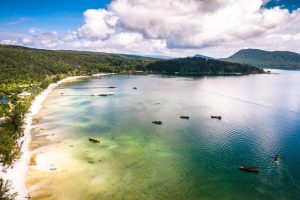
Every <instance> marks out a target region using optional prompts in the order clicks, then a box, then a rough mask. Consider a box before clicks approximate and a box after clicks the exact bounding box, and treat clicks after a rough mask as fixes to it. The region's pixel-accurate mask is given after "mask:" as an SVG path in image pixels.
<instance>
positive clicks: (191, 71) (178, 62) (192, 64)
mask: <svg viewBox="0 0 300 200" xmlns="http://www.w3.org/2000/svg"><path fill="white" fill-rule="evenodd" d="M147 69H148V70H150V71H152V72H155V73H165V74H178V75H232V74H252V73H263V70H262V69H259V68H256V67H252V66H249V65H244V64H238V63H230V62H225V61H218V60H213V59H205V58H199V57H192V58H191V57H188V58H177V59H172V60H162V61H157V62H154V63H150V64H149V65H148V67H147Z"/></svg>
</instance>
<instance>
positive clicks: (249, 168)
mask: <svg viewBox="0 0 300 200" xmlns="http://www.w3.org/2000/svg"><path fill="white" fill-rule="evenodd" d="M239 168H240V170H242V171H246V172H256V173H257V172H259V168H258V167H251V166H240V167H239Z"/></svg>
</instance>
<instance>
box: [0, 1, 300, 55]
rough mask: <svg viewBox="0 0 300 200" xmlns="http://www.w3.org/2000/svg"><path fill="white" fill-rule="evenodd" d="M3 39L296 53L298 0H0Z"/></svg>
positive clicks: (107, 47) (174, 50)
mask: <svg viewBox="0 0 300 200" xmlns="http://www.w3.org/2000/svg"><path fill="white" fill-rule="evenodd" d="M0 43H1V44H11V45H21V46H27V47H34V48H43V49H73V50H88V51H99V52H111V53H126V54H138V55H164V56H173V57H184V56H192V55H194V54H203V55H207V56H212V57H217V58H220V57H227V56H230V55H231V54H233V53H235V52H236V51H238V50H239V49H243V48H260V49H264V50H288V51H294V52H298V53H300V1H299V0H151V1H149V0H51V1H41V0H26V1H24V0H1V1H0Z"/></svg>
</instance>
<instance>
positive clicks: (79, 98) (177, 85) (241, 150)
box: [27, 71, 300, 200]
mask: <svg viewBox="0 0 300 200" xmlns="http://www.w3.org/2000/svg"><path fill="white" fill-rule="evenodd" d="M277 72H279V73H280V75H250V76H240V77H201V78H190V77H189V78H180V77H169V76H166V77H164V76H154V75H148V76H125V75H124V76H123V75H116V76H111V77H106V78H101V79H99V78H90V79H83V80H80V81H77V82H73V83H66V84H63V85H61V86H59V87H58V88H57V89H55V90H54V91H53V92H52V93H51V94H50V95H49V97H48V98H47V100H46V101H45V103H44V104H43V108H42V110H41V112H40V113H39V115H38V116H37V117H36V121H35V126H34V129H33V130H32V135H33V142H32V143H31V149H32V150H33V152H34V155H35V156H36V161H37V162H38V163H43V164H42V165H41V164H40V165H41V166H40V167H39V166H34V164H35V163H34V162H32V163H31V164H32V166H31V167H30V169H29V171H28V173H27V185H28V187H29V188H30V191H31V196H32V197H33V199H89V200H92V199H155V200H156V199H174V200H175V199H205V200H206V199H207V200H210V199H222V200H225V199H230V200H234V199H237V200H240V199H274V200H276V199H300V170H299V169H300V123H299V122H300V72H299V71H277ZM101 86H117V88H116V89H108V88H101ZM133 87H137V88H138V89H137V90H133ZM108 91H109V92H111V91H113V92H114V93H115V95H114V96H110V97H99V96H90V95H91V94H99V93H101V92H108ZM62 92H63V93H64V95H63V96H62V95H60V94H61V93H62ZM158 103H160V104H158ZM180 115H188V116H190V119H189V120H184V119H180V118H179V116H180ZM210 115H222V120H213V119H210ZM154 120H161V121H162V122H163V124H162V126H157V125H153V124H152V123H151V122H152V121H154ZM41 128H42V129H41ZM43 129H45V130H43ZM89 137H95V138H98V139H100V140H101V142H100V143H99V144H94V143H91V142H89V141H88V138H89ZM276 153H280V155H281V161H280V164H279V166H277V165H276V164H275V163H274V161H273V159H272V157H273V156H274V154H276ZM33 160H34V159H33ZM240 165H252V166H258V167H259V168H260V169H261V172H260V173H259V174H251V173H247V172H243V171H240V170H238V166H240Z"/></svg>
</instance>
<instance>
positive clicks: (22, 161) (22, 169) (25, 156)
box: [0, 73, 110, 200]
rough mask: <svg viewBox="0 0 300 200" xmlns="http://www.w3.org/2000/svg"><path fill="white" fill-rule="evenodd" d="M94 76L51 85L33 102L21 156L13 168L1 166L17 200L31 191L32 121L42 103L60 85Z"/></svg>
mask: <svg viewBox="0 0 300 200" xmlns="http://www.w3.org/2000/svg"><path fill="white" fill-rule="evenodd" d="M106 75H110V74H105V73H99V74H94V75H92V76H93V77H95V76H106ZM92 76H71V77H67V78H64V79H62V80H60V81H58V82H56V83H51V84H49V86H48V87H47V88H46V89H45V90H43V91H42V92H41V93H40V94H38V95H37V96H36V97H35V98H34V100H33V102H32V103H31V106H30V109H29V111H28V112H27V114H26V115H25V117H24V136H23V137H21V138H19V140H18V141H17V142H18V144H19V145H20V146H21V149H20V152H21V156H20V158H18V159H17V160H16V161H15V162H14V163H13V164H12V165H11V166H9V167H7V166H0V177H2V178H3V179H4V180H9V181H11V189H12V191H11V192H17V193H18V194H17V196H16V198H15V200H24V199H27V198H28V195H29V191H28V189H27V188H26V185H25V184H26V172H27V170H28V167H29V166H28V165H29V162H30V157H31V151H30V150H29V144H30V142H31V134H30V131H31V128H32V119H33V117H34V116H35V115H36V114H37V113H38V112H39V110H40V108H41V107H42V103H43V102H44V100H45V99H46V98H47V96H48V95H49V94H50V93H51V92H52V91H53V90H54V89H55V88H56V87H57V86H59V85H60V84H62V83H64V82H66V81H73V80H76V79H78V78H85V77H92Z"/></svg>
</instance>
